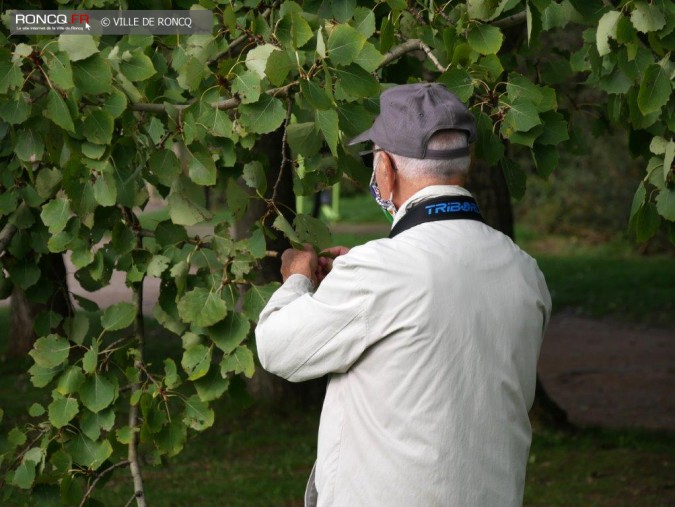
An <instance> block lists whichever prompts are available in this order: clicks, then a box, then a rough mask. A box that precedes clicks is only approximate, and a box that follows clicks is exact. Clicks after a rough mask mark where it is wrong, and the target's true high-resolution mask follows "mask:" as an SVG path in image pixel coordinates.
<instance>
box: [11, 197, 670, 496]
mask: <svg viewBox="0 0 675 507" xmlns="http://www.w3.org/2000/svg"><path fill="white" fill-rule="evenodd" d="M359 199H360V198H359ZM368 199H370V198H368ZM369 204H372V201H370V200H366V199H365V198H364V199H363V202H361V201H359V200H357V201H354V203H353V205H349V206H347V205H343V206H342V212H343V217H345V218H348V219H349V220H350V221H351V222H352V223H359V222H366V223H367V222H371V221H372V220H373V219H374V218H373V217H376V218H375V219H376V220H380V221H381V222H382V221H384V219H383V218H380V215H379V213H380V212H379V209H378V208H377V207H375V209H374V211H373V209H372V206H371V207H367V206H368V205H369ZM152 218H153V217H148V219H152ZM154 218H159V216H157V217H154ZM521 232H522V233H521V234H520V237H521V238H522V239H523V243H522V244H523V245H524V248H525V249H526V250H527V251H529V252H531V253H532V254H533V255H534V256H535V257H536V258H537V260H538V262H539V264H540V266H541V268H542V270H543V271H544V273H545V275H546V277H547V280H548V283H549V287H550V289H551V293H552V295H553V299H554V307H555V310H556V311H560V310H562V309H565V308H567V309H569V308H573V309H574V310H575V311H578V312H580V313H583V314H588V315H594V316H604V315H611V316H614V317H615V318H623V319H630V320H640V321H644V322H651V323H654V322H655V323H661V324H666V325H673V324H675V311H674V310H675V263H674V262H673V261H672V259H670V258H663V257H660V258H659V257H657V258H642V257H639V256H636V255H634V254H630V253H628V250H629V249H626V248H624V247H623V246H621V245H619V246H618V247H617V246H616V245H615V246H610V247H607V246H602V247H584V246H582V245H578V244H570V241H569V240H564V239H555V241H554V242H551V241H548V242H542V241H541V240H540V239H539V238H536V237H533V236H532V235H528V233H527V231H521ZM379 236H381V235H378V234H370V233H368V234H363V233H360V232H354V233H352V232H349V233H340V234H337V235H335V238H334V239H335V243H336V244H346V245H354V244H359V243H363V242H364V241H367V240H369V239H374V238H375V237H379ZM549 239H550V238H549ZM6 330H7V308H6V307H3V308H0V354H1V353H2V351H3V350H4V348H5V344H6V340H7V336H6ZM167 350H169V351H171V352H172V353H173V354H175V355H179V354H180V341H179V340H178V339H177V338H175V337H174V338H171V337H170V336H167V335H165V334H163V333H162V332H161V331H160V330H159V328H158V327H157V326H156V325H154V326H152V325H151V327H150V332H149V339H148V356H149V358H150V360H152V357H155V358H158V357H160V356H163V355H164V354H165V353H166V351H167ZM29 364H30V361H27V362H26V365H23V364H20V363H10V362H6V361H4V362H3V361H0V376H1V378H2V381H1V382H0V407H2V409H3V410H4V413H5V417H4V419H3V421H2V422H1V423H0V441H1V440H2V439H4V438H5V437H6V435H7V432H8V431H9V430H10V429H11V428H12V427H13V426H15V425H21V424H25V423H26V422H27V421H28V420H29V418H28V416H27V414H26V410H27V408H28V407H29V406H30V405H31V404H32V403H33V402H34V401H40V402H43V403H44V400H45V399H47V398H48V397H49V393H48V392H46V391H45V392H43V391H40V390H36V389H34V388H32V386H31V384H30V382H29V380H28V376H27V374H25V373H22V372H25V370H26V369H27V365H29ZM24 366H26V367H24ZM215 405H216V406H215V409H216V412H217V416H216V422H215V424H214V426H213V427H212V428H210V429H209V430H207V431H205V432H203V433H200V434H195V433H191V434H190V435H191V436H190V440H189V442H188V444H187V445H186V448H185V450H184V451H183V452H182V453H181V454H180V455H178V456H177V457H176V458H174V459H172V460H171V461H170V462H167V463H163V464H162V465H161V466H151V465H149V464H146V465H144V479H145V486H146V492H147V497H148V505H150V506H162V507H165V506H185V505H193V506H195V507H197V506H198V507H208V506H214V507H215V506H218V507H228V506H232V507H235V506H242V507H243V506H247V507H248V506H251V507H255V506H261V507H263V506H265V507H270V506H301V505H302V494H303V490H304V484H305V481H306V478H307V475H308V474H309V471H310V468H311V466H312V463H313V460H314V457H315V446H316V430H317V424H318V413H319V407H290V406H287V407H283V408H282V409H280V408H278V407H277V408H273V407H268V406H264V405H261V404H260V403H256V402H253V401H252V400H250V399H249V398H248V395H247V394H246V393H245V390H244V389H243V388H242V387H241V385H239V387H238V388H237V386H235V388H234V389H232V390H231V393H230V394H228V395H227V396H226V397H225V399H224V400H221V401H218V402H217V403H216V404H215ZM119 417H122V415H120V416H119ZM674 463H675V436H674V435H673V434H667V433H661V432H647V431H637V430H625V431H622V430H603V429H594V430H583V431H579V432H577V433H575V434H567V433H557V432H552V431H546V430H540V431H538V432H537V433H535V435H534V439H533V443H532V452H531V455H530V463H529V465H528V475H527V484H526V491H525V505H526V506H528V507H535V506H536V507H548V506H584V507H586V506H589V507H590V506H597V507H616V506H640V507H652V506H653V507H661V506H667V505H675V470H673V468H674ZM3 493H4V492H2V491H0V498H2V496H3ZM131 494H132V489H131V485H130V481H129V478H128V471H127V470H126V469H122V470H117V471H115V472H114V473H113V475H112V476H111V479H110V480H109V481H108V482H107V483H106V484H105V485H104V487H103V488H101V490H100V492H99V493H97V494H96V498H97V499H99V500H101V501H103V502H105V503H106V504H107V505H115V506H117V505H120V506H121V505H124V504H125V503H126V502H127V500H128V499H129V498H130V496H131ZM0 501H2V500H0ZM2 505H4V506H8V507H9V506H23V505H26V506H33V505H41V504H39V503H37V501H36V499H35V498H34V497H33V498H29V497H26V496H23V497H21V496H13V497H12V498H11V499H9V500H6V501H2ZM45 505H48V504H45Z"/></svg>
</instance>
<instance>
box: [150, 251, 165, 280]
mask: <svg viewBox="0 0 675 507" xmlns="http://www.w3.org/2000/svg"><path fill="white" fill-rule="evenodd" d="M169 264H171V259H169V258H168V257H166V256H164V255H153V256H152V259H151V260H150V262H149V263H148V268H147V269H146V273H147V274H148V276H154V277H156V278H159V277H160V276H162V273H163V272H164V271H166V268H168V267H169Z"/></svg>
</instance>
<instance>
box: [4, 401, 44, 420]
mask: <svg viewBox="0 0 675 507" xmlns="http://www.w3.org/2000/svg"><path fill="white" fill-rule="evenodd" d="M44 413H45V407H43V406H42V405H40V404H39V403H33V404H32V405H31V406H30V408H29V409H28V415H30V416H31V417H40V416H41V415H42V414H44ZM0 414H1V412H0ZM0 420H1V419H0Z"/></svg>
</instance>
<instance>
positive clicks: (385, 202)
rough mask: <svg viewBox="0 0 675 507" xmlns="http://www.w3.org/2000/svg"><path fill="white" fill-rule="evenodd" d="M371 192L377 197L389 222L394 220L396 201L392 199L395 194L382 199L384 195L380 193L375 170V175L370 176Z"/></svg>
mask: <svg viewBox="0 0 675 507" xmlns="http://www.w3.org/2000/svg"><path fill="white" fill-rule="evenodd" d="M370 193H371V195H372V196H373V199H375V202H377V204H379V205H380V207H381V208H382V212H383V213H384V216H385V217H386V219H387V220H388V221H389V222H393V221H394V215H396V206H395V205H394V201H392V198H393V194H392V195H390V196H389V199H382V196H381V195H380V189H379V188H378V186H377V182H376V181H375V171H373V175H372V177H371V178H370Z"/></svg>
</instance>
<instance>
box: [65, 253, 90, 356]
mask: <svg viewBox="0 0 675 507" xmlns="http://www.w3.org/2000/svg"><path fill="white" fill-rule="evenodd" d="M73 255H74V253H73ZM64 328H65V329H66V331H67V333H68V338H69V339H70V341H72V342H73V343H77V344H78V345H82V343H83V342H84V339H85V337H86V336H87V331H89V319H88V318H87V316H86V315H85V314H84V313H81V312H78V313H76V314H75V315H74V316H73V317H71V318H69V319H66V323H65V326H64Z"/></svg>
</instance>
